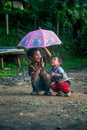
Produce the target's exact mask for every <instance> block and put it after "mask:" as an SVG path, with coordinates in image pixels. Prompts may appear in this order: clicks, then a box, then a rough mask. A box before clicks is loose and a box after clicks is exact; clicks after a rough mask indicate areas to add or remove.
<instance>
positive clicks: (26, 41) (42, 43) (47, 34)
mask: <svg viewBox="0 0 87 130" xmlns="http://www.w3.org/2000/svg"><path fill="white" fill-rule="evenodd" d="M61 43H62V42H61V41H60V39H59V38H58V37H57V35H56V34H55V33H54V32H53V31H49V30H44V29H38V30H35V31H32V32H30V33H28V34H27V35H26V36H24V37H23V39H22V40H21V41H20V42H19V44H18V46H23V47H25V48H36V47H41V48H44V47H48V46H52V45H60V44H61Z"/></svg>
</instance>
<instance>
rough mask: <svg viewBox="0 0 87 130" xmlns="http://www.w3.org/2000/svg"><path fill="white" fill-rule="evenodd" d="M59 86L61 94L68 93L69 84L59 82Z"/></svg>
mask: <svg viewBox="0 0 87 130" xmlns="http://www.w3.org/2000/svg"><path fill="white" fill-rule="evenodd" d="M59 86H60V89H61V91H62V92H64V93H68V92H70V84H69V83H67V82H65V81H64V82H60V83H59Z"/></svg>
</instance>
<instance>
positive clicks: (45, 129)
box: [0, 68, 87, 130]
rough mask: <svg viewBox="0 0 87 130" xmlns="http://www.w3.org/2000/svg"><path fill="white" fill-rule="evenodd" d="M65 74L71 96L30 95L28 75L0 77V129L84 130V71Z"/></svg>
mask: <svg viewBox="0 0 87 130" xmlns="http://www.w3.org/2000/svg"><path fill="white" fill-rule="evenodd" d="M68 75H69V77H73V78H74V80H72V85H71V90H72V91H73V93H72V95H71V97H64V96H62V97H58V96H55V93H53V96H43V95H42V93H41V95H40V96H30V95H29V93H30V91H31V85H30V80H29V78H28V76H19V77H16V78H11V77H10V78H9V77H6V78H0V130H87V68H84V69H79V70H75V71H72V72H69V73H68Z"/></svg>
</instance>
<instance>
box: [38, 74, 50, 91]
mask: <svg viewBox="0 0 87 130" xmlns="http://www.w3.org/2000/svg"><path fill="white" fill-rule="evenodd" d="M40 78H41V90H43V91H45V93H48V92H49V91H50V79H49V78H47V77H46V75H43V76H41V77H40Z"/></svg>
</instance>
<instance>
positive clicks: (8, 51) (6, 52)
mask: <svg viewBox="0 0 87 130" xmlns="http://www.w3.org/2000/svg"><path fill="white" fill-rule="evenodd" d="M25 54H26V53H25V51H24V49H16V48H11V47H10V48H9V47H5V48H4V47H0V59H1V67H2V69H3V68H4V60H5V59H6V58H12V59H13V58H14V57H15V58H16V59H17V63H18V66H19V67H20V68H21V59H20V56H21V55H25Z"/></svg>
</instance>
